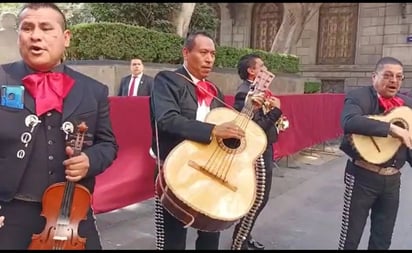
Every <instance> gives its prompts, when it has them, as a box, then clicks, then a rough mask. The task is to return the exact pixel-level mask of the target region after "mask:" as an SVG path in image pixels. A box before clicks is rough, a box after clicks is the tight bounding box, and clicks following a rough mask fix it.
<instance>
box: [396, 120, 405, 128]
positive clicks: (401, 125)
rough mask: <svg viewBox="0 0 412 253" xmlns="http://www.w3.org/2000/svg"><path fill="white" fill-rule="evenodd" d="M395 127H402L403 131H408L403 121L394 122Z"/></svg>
mask: <svg viewBox="0 0 412 253" xmlns="http://www.w3.org/2000/svg"><path fill="white" fill-rule="evenodd" d="M393 124H394V125H397V126H398V127H402V128H403V129H406V125H405V124H404V123H403V122H402V121H395V122H393Z"/></svg>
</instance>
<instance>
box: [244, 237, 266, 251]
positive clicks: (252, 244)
mask: <svg viewBox="0 0 412 253" xmlns="http://www.w3.org/2000/svg"><path fill="white" fill-rule="evenodd" d="M245 244H246V246H247V249H248V250H264V249H265V245H263V244H261V243H260V242H258V241H256V240H255V239H250V240H248V241H246V243H245ZM242 246H243V245H242ZM242 248H243V247H242Z"/></svg>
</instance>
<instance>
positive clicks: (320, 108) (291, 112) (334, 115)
mask: <svg viewBox="0 0 412 253" xmlns="http://www.w3.org/2000/svg"><path fill="white" fill-rule="evenodd" d="M279 98H280V100H281V106H282V112H283V114H284V115H286V117H287V118H288V120H289V128H288V129H287V130H286V131H284V132H281V133H280V134H279V139H278V142H277V143H275V145H274V157H275V158H276V159H279V158H282V157H285V156H288V155H291V154H294V153H296V152H298V151H300V150H302V149H304V148H308V147H311V146H313V145H316V144H319V143H322V142H324V141H327V140H330V139H334V138H337V137H339V136H340V135H341V134H342V133H343V132H342V128H341V126H340V114H341V112H342V109H343V100H344V94H305V95H284V96H279Z"/></svg>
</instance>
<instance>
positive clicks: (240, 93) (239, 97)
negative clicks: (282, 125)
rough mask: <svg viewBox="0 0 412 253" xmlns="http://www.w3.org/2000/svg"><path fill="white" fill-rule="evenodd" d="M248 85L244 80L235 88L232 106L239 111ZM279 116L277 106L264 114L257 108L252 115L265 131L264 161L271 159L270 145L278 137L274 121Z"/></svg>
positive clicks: (279, 112) (280, 112)
mask: <svg viewBox="0 0 412 253" xmlns="http://www.w3.org/2000/svg"><path fill="white" fill-rule="evenodd" d="M250 85H251V83H250V82H249V81H247V80H245V81H243V82H242V83H241V84H240V85H239V87H238V88H237V91H236V94H235V103H234V106H233V107H234V108H235V109H236V110H238V111H241V110H242V109H243V107H244V105H245V99H246V96H247V93H248V92H249V91H250ZM280 116H282V111H281V110H280V109H279V108H274V109H273V110H271V111H269V112H268V113H267V114H266V115H265V114H264V113H263V110H262V109H259V110H258V111H257V112H255V114H254V115H253V121H255V122H256V123H257V124H258V125H259V126H260V127H261V128H262V129H263V131H264V132H265V133H266V137H267V142H268V144H267V147H266V150H265V152H264V154H263V155H264V156H265V161H273V152H272V149H271V148H270V147H271V146H272V144H273V143H275V142H276V141H277V139H278V132H277V129H276V126H275V123H276V121H277V120H278V119H279V118H280ZM266 163H267V162H266Z"/></svg>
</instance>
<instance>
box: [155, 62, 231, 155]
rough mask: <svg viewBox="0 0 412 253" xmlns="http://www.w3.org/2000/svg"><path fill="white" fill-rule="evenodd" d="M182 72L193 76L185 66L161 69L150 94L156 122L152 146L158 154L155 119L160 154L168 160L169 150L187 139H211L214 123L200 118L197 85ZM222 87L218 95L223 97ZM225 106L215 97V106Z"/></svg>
mask: <svg viewBox="0 0 412 253" xmlns="http://www.w3.org/2000/svg"><path fill="white" fill-rule="evenodd" d="M176 73H180V74H182V75H184V76H186V77H187V78H188V79H189V80H191V78H190V76H189V74H188V73H187V71H186V70H185V69H184V68H183V67H181V68H179V69H177V70H176V71H174V72H173V71H161V72H159V73H158V74H157V75H156V76H155V79H154V86H153V91H152V94H151V96H150V115H151V123H152V150H153V151H154V152H155V154H157V146H156V135H155V121H157V127H158V137H159V150H160V151H159V152H160V154H159V158H160V159H161V160H164V159H165V158H166V156H167V155H168V154H169V152H170V151H171V150H172V149H173V148H174V147H175V146H176V145H177V144H179V143H180V142H182V141H183V140H192V141H197V142H201V143H210V142H211V139H210V137H211V133H212V129H213V127H214V125H213V124H210V123H206V122H201V121H198V120H196V111H197V108H198V102H197V96H196V91H195V86H194V85H193V84H192V83H191V82H189V81H188V80H186V79H185V78H183V77H181V76H179V75H177V74H176ZM216 89H217V90H218V94H217V96H218V97H219V99H220V100H222V101H223V99H224V98H223V94H222V92H221V91H220V90H219V88H218V87H216ZM220 106H224V104H223V103H221V102H219V100H217V99H216V98H214V99H213V100H212V103H211V105H210V107H211V109H213V108H216V107H220Z"/></svg>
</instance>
